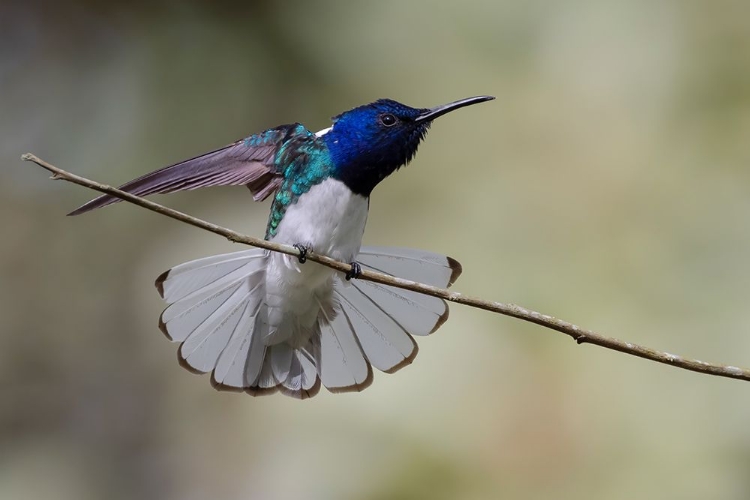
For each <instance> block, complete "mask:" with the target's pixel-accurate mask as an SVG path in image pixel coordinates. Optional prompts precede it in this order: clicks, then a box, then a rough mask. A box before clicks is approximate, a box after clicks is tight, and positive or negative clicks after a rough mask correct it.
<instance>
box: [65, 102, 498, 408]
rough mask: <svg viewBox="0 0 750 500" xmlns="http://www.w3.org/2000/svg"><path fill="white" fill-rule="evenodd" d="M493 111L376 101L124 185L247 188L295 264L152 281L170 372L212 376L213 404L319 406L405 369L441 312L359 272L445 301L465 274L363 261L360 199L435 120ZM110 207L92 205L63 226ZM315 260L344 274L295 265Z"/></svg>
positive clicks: (378, 254) (191, 268)
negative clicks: (329, 262) (234, 397)
mask: <svg viewBox="0 0 750 500" xmlns="http://www.w3.org/2000/svg"><path fill="white" fill-rule="evenodd" d="M492 99H494V97H492V96H477V97H469V98H466V99H461V100H458V101H454V102H451V103H448V104H444V105H442V106H436V107H433V108H412V107H410V106H406V105H404V104H401V103H399V102H397V101H394V100H391V99H380V100H377V101H375V102H372V103H370V104H366V105H363V106H359V107H356V108H353V109H351V110H349V111H346V112H344V113H341V114H339V115H337V116H335V117H333V119H332V125H331V126H330V127H329V128H326V129H324V130H321V131H319V132H317V133H313V132H311V131H310V130H308V129H307V128H306V127H304V126H303V125H301V124H300V123H294V124H289V125H281V126H278V127H275V128H271V129H268V130H266V131H264V132H261V133H259V134H255V135H251V136H249V137H247V138H244V139H240V140H238V141H236V142H233V143H232V144H229V145H227V146H225V147H223V148H220V149H217V150H215V151H211V152H209V153H205V154H202V155H200V156H197V157H195V158H192V159H189V160H186V161H182V162H179V163H175V164H173V165H170V166H167V167H163V168H161V169H159V170H156V171H153V172H151V173H148V174H145V175H143V176H141V177H139V178H137V179H134V180H132V181H130V182H127V183H125V184H124V185H122V186H121V187H120V189H122V190H123V191H126V192H128V193H132V194H135V195H139V196H147V195H151V194H160V193H172V192H176V191H184V190H193V189H197V188H202V187H208V186H236V185H245V186H247V187H248V188H249V189H250V191H251V193H252V195H253V199H254V200H255V201H262V200H265V199H266V198H268V197H270V196H272V197H273V198H272V200H273V201H272V204H271V213H270V215H269V219H268V225H267V227H266V233H265V239H266V240H269V241H274V242H280V243H286V244H292V245H294V246H295V247H296V248H297V249H298V250H299V252H300V253H299V255H298V256H290V255H286V254H281V253H277V252H269V251H267V250H264V249H251V250H244V251H239V252H232V253H227V254H223V255H214V256H210V257H205V258H201V259H198V260H193V261H191V262H186V263H184V264H180V265H178V266H176V267H173V268H172V269H170V270H168V271H166V272H164V273H162V274H161V275H160V276H159V277H158V278H157V279H156V288H157V290H158V292H159V294H160V295H161V297H162V298H163V299H164V300H165V301H166V303H167V307H166V309H165V310H164V311H163V313H162V314H161V317H160V319H159V328H160V329H161V331H162V332H163V333H164V334H165V335H166V336H167V338H169V339H170V340H171V341H173V342H178V343H180V346H179V349H178V359H179V361H180V364H181V365H182V366H183V367H185V368H187V369H188V370H190V371H192V372H196V373H209V372H210V373H211V383H212V385H213V386H214V387H215V388H217V389H220V390H233V391H237V392H245V393H248V394H251V395H262V394H271V393H274V392H281V393H283V394H285V395H288V396H292V397H296V398H299V399H306V398H310V397H313V396H315V395H316V394H317V393H318V392H319V390H320V387H321V384H322V385H323V386H325V387H326V388H327V389H328V390H329V391H330V392H334V393H336V392H351V391H361V390H363V389H365V388H367V387H368V386H369V385H370V384H371V383H372V380H373V369H372V368H373V367H375V368H376V369H378V370H380V371H382V372H386V373H393V372H395V371H397V370H399V369H400V368H403V367H404V366H406V365H408V364H410V363H411V362H412V361H413V360H414V358H415V356H416V355H417V351H418V347H417V344H416V342H415V341H414V336H424V335H429V334H430V333H433V332H434V331H435V330H437V329H438V328H439V327H440V326H441V325H442V324H443V323H444V322H445V321H446V320H447V318H448V305H447V303H446V302H445V301H444V300H442V299H439V298H436V297H432V296H428V295H423V294H419V293H417V292H412V291H409V290H403V289H399V288H394V287H389V286H386V285H381V284H377V283H373V282H370V281H365V280H357V279H356V278H357V277H358V276H359V274H360V273H361V272H362V268H365V269H370V270H374V271H379V272H383V273H386V274H390V275H393V276H397V277H401V278H405V279H410V280H414V281H419V282H422V283H426V284H429V285H434V286H437V287H448V286H450V285H452V284H453V282H454V281H455V280H456V279H457V278H458V276H459V275H460V274H461V265H460V264H459V263H458V262H457V261H456V260H454V259H452V258H450V257H446V256H443V255H439V254H436V253H432V252H428V251H421V250H413V249H403V248H392V247H362V246H361V243H362V236H363V234H364V230H365V223H366V222H367V214H368V209H369V205H370V196H371V194H372V191H373V189H374V188H375V187H376V186H377V185H378V184H379V183H380V181H382V180H383V179H385V178H386V177H388V176H389V175H391V174H392V173H393V172H395V171H396V170H398V169H399V168H401V167H403V166H405V165H406V164H408V163H409V162H410V161H411V160H412V159H413V158H414V156H415V154H416V152H417V148H418V146H419V144H420V142H421V141H422V140H423V139H424V137H425V135H426V133H427V131H428V129H429V127H430V125H431V124H432V122H433V120H435V119H436V118H438V117H440V116H443V115H445V114H446V113H449V112H451V111H454V110H457V109H459V108H463V107H465V106H470V105H473V104H477V103H481V102H485V101H489V100H492ZM118 201H120V199H119V198H116V197H113V196H111V195H102V196H99V197H98V198H95V199H94V200H91V201H89V202H88V203H86V204H84V205H82V206H81V207H80V208H78V209H76V210H74V211H73V212H71V213H70V214H69V215H79V214H82V213H84V212H88V211H90V210H93V209H96V208H101V207H104V206H106V205H110V204H112V203H116V202H118ZM311 251H314V252H316V253H321V254H325V255H327V256H329V257H331V258H333V259H336V260H339V261H343V262H349V263H351V264H352V266H351V267H352V269H351V271H349V272H348V273H346V274H345V273H342V272H339V271H334V270H332V269H330V268H327V267H325V266H321V265H316V264H308V265H303V264H304V263H305V260H306V255H307V253H309V252H311Z"/></svg>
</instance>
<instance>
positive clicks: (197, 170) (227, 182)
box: [68, 123, 315, 215]
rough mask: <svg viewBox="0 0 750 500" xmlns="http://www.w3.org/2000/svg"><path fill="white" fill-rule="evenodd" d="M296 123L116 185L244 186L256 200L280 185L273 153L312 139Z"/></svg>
mask: <svg viewBox="0 0 750 500" xmlns="http://www.w3.org/2000/svg"><path fill="white" fill-rule="evenodd" d="M314 137H315V135H314V134H313V133H312V132H310V131H309V130H307V129H306V128H305V127H304V126H302V125H300V124H299V123H295V124H292V125H282V126H281V127H277V128H273V129H270V130H266V131H265V132H262V133H260V134H256V135H253V136H250V137H248V138H246V139H241V140H239V141H237V142H234V143H232V144H229V145H227V146H225V147H223V148H221V149H217V150H216V151H211V152H210V153H206V154H203V155H200V156H196V157H195V158H191V159H190V160H186V161H182V162H180V163H175V164H174V165H169V166H167V167H163V168H160V169H159V170H156V171H154V172H151V173H149V174H146V175H144V176H141V177H139V178H137V179H134V180H132V181H130V182H127V183H125V184H123V185H122V186H120V189H122V190H123V191H126V192H128V193H132V194H135V195H138V196H147V195H150V194H161V193H173V192H175V191H189V190H192V189H198V188H202V187H209V186H239V185H243V184H244V185H247V187H248V188H250V191H252V193H253V198H254V199H255V200H256V201H260V200H264V199H266V198H267V197H268V196H269V195H270V194H271V193H273V192H274V191H276V189H278V187H279V185H280V184H281V179H282V175H283V167H282V165H279V164H278V163H277V162H276V158H277V153H278V152H279V149H281V148H282V146H283V145H284V144H285V143H287V142H288V141H289V139H291V138H305V139H307V138H314ZM118 201H120V199H119V198H117V197H115V196H112V195H108V194H105V195H102V196H99V197H98V198H95V199H93V200H91V201H89V202H88V203H86V204H85V205H83V206H81V207H79V208H77V209H76V210H74V211H72V212H71V213H69V214H68V215H79V214H82V213H85V212H88V211H90V210H94V209H95V208H101V207H104V206H107V205H111V204H112V203H117V202H118Z"/></svg>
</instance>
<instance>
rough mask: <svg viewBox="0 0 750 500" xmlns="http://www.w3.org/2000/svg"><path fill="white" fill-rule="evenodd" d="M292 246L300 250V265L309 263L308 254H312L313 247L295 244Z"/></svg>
mask: <svg viewBox="0 0 750 500" xmlns="http://www.w3.org/2000/svg"><path fill="white" fill-rule="evenodd" d="M292 246H293V247H294V248H296V249H297V250H299V255H298V256H297V258H298V259H299V263H300V264H304V263H305V262H307V254H308V253H310V252H312V247H311V246H309V245H303V244H302V243H295V244H294V245H292Z"/></svg>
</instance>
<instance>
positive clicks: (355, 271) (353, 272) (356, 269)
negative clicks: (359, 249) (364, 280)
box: [346, 262, 362, 281]
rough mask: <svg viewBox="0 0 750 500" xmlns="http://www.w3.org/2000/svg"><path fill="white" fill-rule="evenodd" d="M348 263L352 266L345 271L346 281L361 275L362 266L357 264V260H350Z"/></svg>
mask: <svg viewBox="0 0 750 500" xmlns="http://www.w3.org/2000/svg"><path fill="white" fill-rule="evenodd" d="M350 265H351V266H352V268H351V269H349V270H348V271H347V272H346V281H350V280H351V279H352V278H354V279H357V278H359V277H360V276H361V275H362V266H360V265H359V262H352V263H351V264H350Z"/></svg>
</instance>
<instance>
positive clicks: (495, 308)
mask: <svg viewBox="0 0 750 500" xmlns="http://www.w3.org/2000/svg"><path fill="white" fill-rule="evenodd" d="M21 158H22V159H23V160H25V161H31V162H34V163H36V164H37V165H39V166H40V167H42V168H44V169H46V170H48V171H50V172H52V179H62V180H64V181H68V182H72V183H74V184H78V185H80V186H84V187H87V188H90V189H94V190H96V191H100V192H102V193H107V194H111V195H113V196H116V197H118V198H121V199H123V200H125V201H129V202H130V203H133V204H135V205H139V206H141V207H143V208H147V209H148V210H152V211H154V212H157V213H160V214H162V215H166V216H167V217H171V218H173V219H177V220H178V221H181V222H184V223H186V224H190V225H192V226H195V227H199V228H201V229H205V230H206V231H210V232H212V233H216V234H218V235H221V236H224V237H225V238H227V239H228V240H229V241H232V242H235V243H243V244H245V245H250V246H254V247H259V248H265V249H267V250H272V251H274V252H281V253H285V254H288V255H294V256H298V255H299V250H297V249H296V248H294V247H293V246H291V245H282V244H279V243H273V242H270V241H266V240H262V239H260V238H253V237H251V236H246V235H244V234H240V233H237V232H235V231H232V230H231V229H227V228H224V227H221V226H217V225H216V224H211V223H210V222H205V221H203V220H201V219H198V218H196V217H192V216H190V215H187V214H184V213H182V212H178V211H177V210H172V209H171V208H167V207H165V206H163V205H159V204H158V203H154V202H152V201H149V200H146V199H144V198H141V197H139V196H135V195H132V194H130V193H126V192H124V191H120V190H119V189H116V188H113V187H111V186H107V185H105V184H99V183H98V182H94V181H91V180H89V179H86V178H84V177H80V176H78V175H75V174H71V173H69V172H66V171H65V170H62V169H59V168H57V167H55V166H54V165H51V164H49V163H47V162H46V161H44V160H41V159H39V158H37V157H36V156H34V155H33V154H31V153H26V154H24V155H23V156H22V157H21ZM307 260H310V261H313V262H317V263H318V264H322V265H324V266H327V267H330V268H332V269H336V270H338V271H342V272H347V271H349V270H350V268H351V266H350V265H349V264H346V263H343V262H338V261H336V260H334V259H331V258H330V257H326V256H325V255H320V254H316V253H312V252H311V253H309V254H308V255H307ZM359 279H363V280H369V281H374V282H376V283H381V284H384V285H390V286H395V287H398V288H404V289H407V290H412V291H415V292H420V293H424V294H427V295H432V296H434V297H440V298H441V299H445V300H448V301H450V302H455V303H457V304H464V305H467V306H470V307H476V308H479V309H484V310H486V311H490V312H494V313H498V314H503V315H505V316H511V317H513V318H518V319H521V320H523V321H528V322H530V323H535V324H537V325H540V326H543V327H545V328H549V329H551V330H556V331H558V332H561V333H564V334H565V335H568V336H570V337H571V338H573V339H574V340H575V341H576V342H577V343H578V344H594V345H598V346H600V347H604V348H606V349H612V350H615V351H620V352H623V353H625V354H630V355H631V356H638V357H640V358H645V359H649V360H651V361H656V362H658V363H664V364H666V365H670V366H675V367H678V368H683V369H685V370H691V371H694V372H698V373H705V374H707V375H715V376H719V377H728V378H734V379H739V380H748V381H750V370H749V369H745V368H739V367H736V366H727V365H720V364H714V363H706V362H704V361H699V360H697V359H687V358H684V357H682V356H678V355H675V354H670V353H668V352H663V351H657V350H656V349H651V348H649V347H644V346H641V345H638V344H633V343H630V342H624V341H622V340H619V339H616V338H612V337H606V336H604V335H601V334H599V333H596V332H594V331H593V330H586V329H584V328H580V327H578V326H576V325H574V324H572V323H568V322H567V321H562V320H560V319H557V318H553V317H552V316H548V315H546V314H541V313H538V312H536V311H532V310H529V309H526V308H523V307H521V306H517V305H515V304H504V303H501V302H492V301H489V300H483V299H479V298H474V297H469V296H467V295H464V294H461V293H458V292H452V291H449V290H446V289H442V288H437V287H434V286H429V285H424V284H422V283H417V282H414V281H409V280H405V279H401V278H397V277H393V276H389V275H386V274H381V273H377V272H373V271H367V270H363V271H362V274H361V276H360V278H359Z"/></svg>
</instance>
